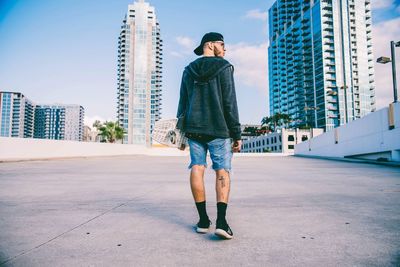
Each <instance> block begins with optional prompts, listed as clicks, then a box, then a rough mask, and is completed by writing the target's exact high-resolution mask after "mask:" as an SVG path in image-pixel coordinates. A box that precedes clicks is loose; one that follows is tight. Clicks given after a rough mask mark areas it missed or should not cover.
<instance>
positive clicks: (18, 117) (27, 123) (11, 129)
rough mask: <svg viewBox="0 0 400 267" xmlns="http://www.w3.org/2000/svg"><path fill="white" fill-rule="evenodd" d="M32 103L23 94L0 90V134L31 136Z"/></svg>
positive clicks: (5, 135)
mask: <svg viewBox="0 0 400 267" xmlns="http://www.w3.org/2000/svg"><path fill="white" fill-rule="evenodd" d="M33 109H34V104H33V103H32V102H31V101H30V100H29V99H27V98H26V97H25V96H24V95H23V94H21V93H16V92H0V136H3V137H21V138H29V137H33V122H34V113H33Z"/></svg>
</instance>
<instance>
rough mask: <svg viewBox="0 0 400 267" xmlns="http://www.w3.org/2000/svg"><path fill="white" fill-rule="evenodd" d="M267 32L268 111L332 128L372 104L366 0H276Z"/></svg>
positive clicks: (371, 107)
mask: <svg viewBox="0 0 400 267" xmlns="http://www.w3.org/2000/svg"><path fill="white" fill-rule="evenodd" d="M269 33H270V46H269V48H268V56H269V88H270V89H269V90H270V95H269V98H270V99H269V103H270V114H271V115H273V114H275V113H284V114H288V115H290V116H291V119H292V123H291V126H292V127H302V126H308V127H315V128H324V129H325V130H331V129H333V128H335V127H337V126H339V125H342V124H345V123H346V122H348V121H350V120H354V119H357V118H361V117H362V116H364V115H366V114H368V113H369V112H372V111H374V110H375V94H374V90H375V86H374V78H373V76H374V69H373V54H372V42H371V7H370V1H369V0H338V1H333V0H321V1H320V0H316V1H301V0H286V1H283V0H278V1H276V2H275V3H274V5H273V6H272V7H271V8H270V10H269Z"/></svg>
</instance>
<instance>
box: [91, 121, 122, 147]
mask: <svg viewBox="0 0 400 267" xmlns="http://www.w3.org/2000/svg"><path fill="white" fill-rule="evenodd" d="M93 127H96V128H97V130H98V131H99V135H100V136H101V137H102V138H103V140H104V141H105V142H107V143H115V141H117V140H122V139H123V138H124V133H125V130H124V128H122V127H121V126H119V124H118V123H117V122H113V121H106V122H104V123H100V121H95V123H94V124H93Z"/></svg>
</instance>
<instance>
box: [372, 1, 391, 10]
mask: <svg viewBox="0 0 400 267" xmlns="http://www.w3.org/2000/svg"><path fill="white" fill-rule="evenodd" d="M394 1H395V0H372V1H371V7H372V9H381V8H388V7H391V6H392V5H393V3H394Z"/></svg>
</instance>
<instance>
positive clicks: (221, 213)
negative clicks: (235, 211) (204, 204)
mask: <svg viewBox="0 0 400 267" xmlns="http://www.w3.org/2000/svg"><path fill="white" fill-rule="evenodd" d="M227 207H228V204H227V203H224V202H218V203H217V212H218V215H217V222H219V223H225V222H226V219H225V216H226V208H227Z"/></svg>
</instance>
